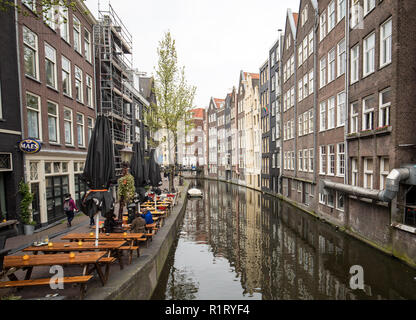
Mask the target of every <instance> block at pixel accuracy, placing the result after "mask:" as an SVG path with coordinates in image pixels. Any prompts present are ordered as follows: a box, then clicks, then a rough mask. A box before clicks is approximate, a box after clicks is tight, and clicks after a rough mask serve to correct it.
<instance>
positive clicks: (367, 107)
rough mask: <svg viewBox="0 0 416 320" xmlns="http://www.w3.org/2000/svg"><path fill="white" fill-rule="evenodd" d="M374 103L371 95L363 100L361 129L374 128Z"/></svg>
mask: <svg viewBox="0 0 416 320" xmlns="http://www.w3.org/2000/svg"><path fill="white" fill-rule="evenodd" d="M374 103H375V99H374V97H372V96H370V97H367V98H365V99H364V100H363V130H373V129H374Z"/></svg>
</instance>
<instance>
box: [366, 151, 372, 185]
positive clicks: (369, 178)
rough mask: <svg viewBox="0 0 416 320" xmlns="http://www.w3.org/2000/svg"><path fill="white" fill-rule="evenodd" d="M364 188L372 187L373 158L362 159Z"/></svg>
mask: <svg viewBox="0 0 416 320" xmlns="http://www.w3.org/2000/svg"><path fill="white" fill-rule="evenodd" d="M364 188H367V189H373V159H372V158H365V159H364Z"/></svg>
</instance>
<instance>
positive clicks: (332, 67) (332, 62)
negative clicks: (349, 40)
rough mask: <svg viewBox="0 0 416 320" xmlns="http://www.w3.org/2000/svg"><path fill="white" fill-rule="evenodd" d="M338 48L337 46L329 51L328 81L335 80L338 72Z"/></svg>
mask: <svg viewBox="0 0 416 320" xmlns="http://www.w3.org/2000/svg"><path fill="white" fill-rule="evenodd" d="M336 56H337V54H336V50H335V47H334V48H332V49H331V50H329V52H328V78H327V83H330V82H332V81H334V80H335V78H336V76H337V74H336Z"/></svg>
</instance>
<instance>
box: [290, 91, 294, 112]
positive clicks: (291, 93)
mask: <svg viewBox="0 0 416 320" xmlns="http://www.w3.org/2000/svg"><path fill="white" fill-rule="evenodd" d="M294 105H295V87H292V88H291V89H290V106H291V107H293V106H294Z"/></svg>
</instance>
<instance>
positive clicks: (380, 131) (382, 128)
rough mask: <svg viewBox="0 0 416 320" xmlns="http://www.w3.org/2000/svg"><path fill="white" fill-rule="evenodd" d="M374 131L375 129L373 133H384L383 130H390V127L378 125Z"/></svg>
mask: <svg viewBox="0 0 416 320" xmlns="http://www.w3.org/2000/svg"><path fill="white" fill-rule="evenodd" d="M374 131H375V134H380V133H384V132H391V131H392V127H391V126H390V125H388V126H383V127H378V128H376V129H375V130H374Z"/></svg>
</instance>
